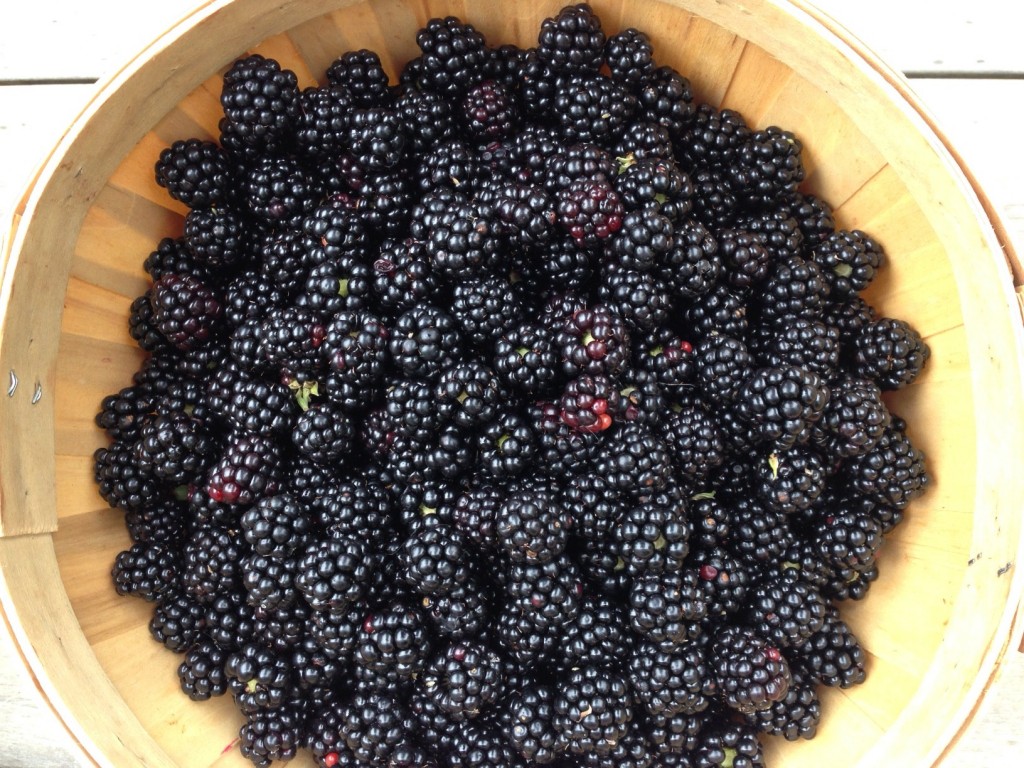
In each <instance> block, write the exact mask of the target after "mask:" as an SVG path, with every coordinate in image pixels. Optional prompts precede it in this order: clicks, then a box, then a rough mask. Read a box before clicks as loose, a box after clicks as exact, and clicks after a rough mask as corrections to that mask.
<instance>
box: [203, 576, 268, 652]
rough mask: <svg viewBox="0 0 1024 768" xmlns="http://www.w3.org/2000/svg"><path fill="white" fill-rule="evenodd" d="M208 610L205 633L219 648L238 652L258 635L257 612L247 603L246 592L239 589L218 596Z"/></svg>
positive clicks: (206, 606)
mask: <svg viewBox="0 0 1024 768" xmlns="http://www.w3.org/2000/svg"><path fill="white" fill-rule="evenodd" d="M204 607H205V608H206V627H205V632H206V634H207V635H209V637H210V639H211V640H213V642H215V643H216V644H217V646H218V647H220V648H223V649H224V650H226V651H237V650H239V649H240V648H242V647H243V646H244V645H246V644H247V643H249V642H251V641H252V639H253V638H254V636H255V634H256V620H255V612H254V611H253V608H252V606H251V605H249V604H248V603H247V602H246V601H245V591H244V590H242V589H241V587H239V589H238V590H237V591H231V592H228V593H225V594H222V595H216V596H215V597H214V599H213V600H212V601H211V602H210V603H209V604H207V605H205V606H204Z"/></svg>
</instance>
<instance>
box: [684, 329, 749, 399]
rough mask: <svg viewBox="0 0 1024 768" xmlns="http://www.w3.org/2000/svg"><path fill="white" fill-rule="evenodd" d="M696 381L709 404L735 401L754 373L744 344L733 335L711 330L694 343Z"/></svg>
mask: <svg viewBox="0 0 1024 768" xmlns="http://www.w3.org/2000/svg"><path fill="white" fill-rule="evenodd" d="M695 358H696V362H697V383H698V385H699V386H700V389H701V393H702V394H703V395H704V396H705V397H707V398H708V400H710V401H711V402H712V403H717V404H726V403H730V402H732V401H733V400H735V399H736V398H737V396H738V394H739V391H740V388H741V387H742V386H743V385H744V384H745V382H746V381H747V380H748V378H749V377H750V375H751V374H752V373H753V370H754V369H753V358H752V356H751V354H750V352H749V350H748V349H747V345H746V344H744V343H743V342H742V341H741V340H739V339H736V338H734V337H732V336H728V335H725V334H720V333H712V334H710V335H709V336H706V337H704V338H703V339H701V340H700V341H699V342H697V344H696V345H695Z"/></svg>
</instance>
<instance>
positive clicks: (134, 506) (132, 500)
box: [93, 441, 165, 513]
mask: <svg viewBox="0 0 1024 768" xmlns="http://www.w3.org/2000/svg"><path fill="white" fill-rule="evenodd" d="M93 480H94V481H95V482H96V484H97V486H98V490H99V494H100V496H102V497H103V500H104V501H106V502H107V504H109V505H110V506H112V507H118V508H119V509H121V510H123V511H124V512H126V513H131V512H141V511H142V510H144V509H145V508H146V507H147V506H148V505H150V504H152V503H153V502H155V501H157V500H158V499H160V498H162V497H163V496H164V493H165V491H164V486H163V484H162V483H160V482H159V481H158V480H157V479H156V478H155V477H153V474H152V471H151V469H150V468H147V467H142V466H139V464H138V462H137V461H136V459H135V450H134V447H133V446H132V445H129V444H127V443H125V442H122V441H116V442H114V443H112V444H111V445H110V446H109V447H108V448H97V449H96V452H95V453H94V454H93Z"/></svg>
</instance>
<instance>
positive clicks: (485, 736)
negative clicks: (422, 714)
mask: <svg viewBox="0 0 1024 768" xmlns="http://www.w3.org/2000/svg"><path fill="white" fill-rule="evenodd" d="M438 753H439V754H441V755H445V756H446V760H447V762H446V763H445V765H446V766H448V768H526V764H525V763H524V762H523V761H522V760H520V759H519V756H518V755H517V754H516V752H515V750H513V749H512V747H511V746H510V745H509V743H508V742H507V741H506V740H505V737H504V735H503V734H502V732H501V731H500V729H499V727H498V725H497V724H496V723H495V722H492V719H491V718H476V719H474V720H471V721H467V722H463V723H458V724H457V725H456V726H455V727H453V728H451V729H450V730H449V731H448V732H447V733H445V734H444V735H443V736H442V738H441V740H440V743H439V744H438Z"/></svg>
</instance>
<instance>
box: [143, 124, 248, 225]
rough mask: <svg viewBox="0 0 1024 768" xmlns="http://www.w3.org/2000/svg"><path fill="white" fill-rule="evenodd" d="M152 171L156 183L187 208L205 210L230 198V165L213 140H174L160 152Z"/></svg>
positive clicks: (231, 182) (232, 181)
mask: <svg viewBox="0 0 1024 768" xmlns="http://www.w3.org/2000/svg"><path fill="white" fill-rule="evenodd" d="M155 171H156V183H157V184H158V185H159V186H161V187H163V188H164V189H166V190H167V194H169V195H170V196H171V197H173V198H174V199H175V200H178V201H179V202H182V203H184V204H185V205H187V206H188V207H189V208H207V207H210V206H213V205H217V204H219V203H224V202H227V201H228V200H229V199H230V195H231V192H230V190H231V186H232V184H233V183H234V180H233V178H232V173H231V166H230V164H229V163H228V159H227V157H226V156H225V154H224V151H223V150H222V149H221V148H220V147H219V146H218V145H217V144H215V143H214V142H212V141H205V140H203V139H186V140H184V141H175V142H174V143H172V144H171V145H170V146H169V147H167V149H164V150H163V151H162V152H160V156H159V158H158V159H157V161H156V169H155Z"/></svg>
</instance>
